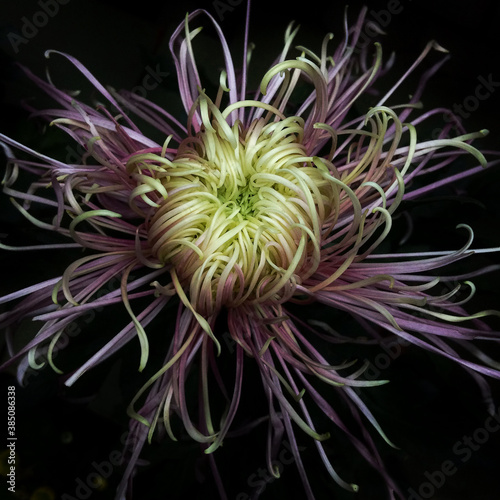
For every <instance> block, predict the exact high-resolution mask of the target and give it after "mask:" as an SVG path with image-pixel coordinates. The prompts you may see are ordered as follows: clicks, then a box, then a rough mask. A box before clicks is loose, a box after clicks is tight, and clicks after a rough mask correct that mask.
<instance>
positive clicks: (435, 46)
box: [431, 40, 450, 54]
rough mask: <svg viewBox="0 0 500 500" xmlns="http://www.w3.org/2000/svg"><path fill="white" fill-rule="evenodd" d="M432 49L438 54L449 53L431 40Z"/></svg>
mask: <svg viewBox="0 0 500 500" xmlns="http://www.w3.org/2000/svg"><path fill="white" fill-rule="evenodd" d="M431 43H432V48H433V49H434V50H437V51H438V52H443V53H444V54H449V53H450V51H449V50H448V49H446V48H444V47H443V46H442V45H440V44H439V43H437V42H436V40H433V41H432V42H431Z"/></svg>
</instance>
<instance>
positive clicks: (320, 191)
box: [135, 117, 339, 314]
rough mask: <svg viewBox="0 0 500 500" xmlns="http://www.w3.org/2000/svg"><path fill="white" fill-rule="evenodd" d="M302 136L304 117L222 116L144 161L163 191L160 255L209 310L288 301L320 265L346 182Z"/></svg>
mask: <svg viewBox="0 0 500 500" xmlns="http://www.w3.org/2000/svg"><path fill="white" fill-rule="evenodd" d="M302 137H303V121H302V119H301V118H298V117H291V118H286V119H283V120H279V121H274V122H271V123H267V122H266V121H265V120H264V119H258V120H255V121H254V122H253V123H252V125H251V126H250V127H248V128H247V129H243V128H242V126H241V124H238V123H237V124H236V125H234V126H233V127H232V128H229V126H228V125H227V123H224V124H223V125H221V124H220V122H219V121H216V120H214V121H213V122H212V123H211V124H208V126H207V127H206V128H205V130H203V131H201V132H199V133H198V134H197V135H195V136H191V137H188V138H187V139H186V140H185V141H184V142H183V143H182V144H181V145H180V147H179V149H178V154H177V156H176V158H175V159H174V160H173V161H167V160H165V158H161V157H156V161H154V158H152V155H147V156H148V157H147V158H146V156H144V157H142V158H141V157H139V156H138V157H136V158H135V166H136V168H137V165H138V162H139V161H141V160H147V166H148V168H149V170H150V171H151V172H153V171H154V174H155V180H159V181H160V182H161V189H158V191H161V192H162V193H163V199H161V200H160V201H159V203H158V207H157V209H156V210H155V213H154V215H153V216H152V218H151V220H150V221H149V226H148V235H149V236H148V238H149V242H150V245H151V249H152V254H153V255H154V256H155V257H156V258H157V259H158V260H159V261H160V262H161V263H163V264H165V265H171V266H172V268H173V269H174V270H175V273H176V276H178V278H179V282H180V283H181V284H182V287H183V288H184V290H186V293H187V296H188V297H189V301H190V303H191V304H192V305H193V307H194V308H195V309H196V311H198V312H199V313H201V314H211V313H213V312H215V311H217V310H219V309H220V308H221V307H223V306H226V307H237V306H238V305H240V304H242V303H243V302H245V301H252V302H260V301H264V300H268V301H273V302H282V301H284V300H288V299H289V298H290V297H291V296H292V295H293V293H294V292H295V289H296V286H297V284H298V283H301V282H302V281H303V280H304V279H306V278H308V277H309V276H311V275H312V274H313V273H314V272H315V270H316V269H317V267H318V264H319V262H320V250H321V244H322V240H323V237H324V232H325V231H326V228H325V227H324V221H325V220H326V219H331V218H330V216H331V215H332V212H334V211H335V208H336V206H337V204H338V199H339V194H338V190H339V188H338V186H337V185H336V184H335V183H334V182H332V179H331V176H330V175H329V172H328V169H327V168H326V166H325V165H324V164H323V163H321V162H320V160H319V159H317V158H312V157H308V156H307V155H306V153H305V150H304V146H303V145H302ZM155 163H156V164H155ZM141 169H142V171H144V164H142V166H141ZM143 181H144V186H145V185H146V184H147V179H143ZM148 182H149V181H148ZM148 190H150V189H148Z"/></svg>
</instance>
